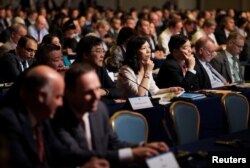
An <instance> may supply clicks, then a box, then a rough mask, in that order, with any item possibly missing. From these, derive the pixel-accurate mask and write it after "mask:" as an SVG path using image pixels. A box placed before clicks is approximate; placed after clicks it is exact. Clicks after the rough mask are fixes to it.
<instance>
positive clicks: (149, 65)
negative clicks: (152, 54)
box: [142, 59, 155, 74]
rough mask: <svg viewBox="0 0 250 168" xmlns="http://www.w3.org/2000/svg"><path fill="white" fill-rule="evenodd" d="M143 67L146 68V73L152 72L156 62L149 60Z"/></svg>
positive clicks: (143, 63)
mask: <svg viewBox="0 0 250 168" xmlns="http://www.w3.org/2000/svg"><path fill="white" fill-rule="evenodd" d="M142 65H143V67H144V73H145V74H146V73H148V72H150V73H151V72H152V70H153V69H154V65H155V64H154V62H153V61H152V60H150V59H149V60H147V61H145V62H142Z"/></svg>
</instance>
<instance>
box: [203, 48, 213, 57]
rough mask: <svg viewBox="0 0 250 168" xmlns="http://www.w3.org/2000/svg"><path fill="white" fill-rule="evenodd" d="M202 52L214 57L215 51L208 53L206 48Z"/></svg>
mask: <svg viewBox="0 0 250 168" xmlns="http://www.w3.org/2000/svg"><path fill="white" fill-rule="evenodd" d="M203 50H204V51H206V53H207V54H209V55H212V56H214V55H216V52H215V51H209V50H208V49H207V48H203Z"/></svg>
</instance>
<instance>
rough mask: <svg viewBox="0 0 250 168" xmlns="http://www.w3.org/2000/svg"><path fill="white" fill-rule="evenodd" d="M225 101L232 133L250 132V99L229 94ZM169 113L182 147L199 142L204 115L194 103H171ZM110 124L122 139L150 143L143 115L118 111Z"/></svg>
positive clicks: (228, 123)
mask: <svg viewBox="0 0 250 168" xmlns="http://www.w3.org/2000/svg"><path fill="white" fill-rule="evenodd" d="M221 100H222V105H223V108H224V112H225V116H226V119H227V125H228V129H229V130H228V131H229V133H233V132H237V131H240V130H244V129H247V128H248V120H249V103H248V100H247V98H246V97H245V96H243V95H240V94H237V93H228V94H225V95H224V96H222V98H221ZM169 112H170V116H171V119H172V123H173V128H174V130H175V134H176V138H177V142H178V144H185V143H190V142H194V141H196V140H198V139H199V128H200V115H199V111H198V108H197V107H196V106H195V105H194V104H193V103H190V102H185V101H176V102H174V103H172V104H171V106H170V109H169ZM110 122H111V125H112V127H113V129H114V131H115V132H116V134H117V135H118V138H119V139H120V140H122V141H127V142H131V143H140V142H147V139H148V124H147V120H146V119H145V117H144V116H143V115H141V114H140V113H136V112H131V111H128V110H123V111H118V112H116V113H115V114H114V115H113V116H112V117H111V119H110Z"/></svg>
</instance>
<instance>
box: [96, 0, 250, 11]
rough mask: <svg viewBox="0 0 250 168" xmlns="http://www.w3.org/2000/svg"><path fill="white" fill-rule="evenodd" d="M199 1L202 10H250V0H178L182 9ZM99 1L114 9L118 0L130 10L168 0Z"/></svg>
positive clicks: (160, 4)
mask: <svg viewBox="0 0 250 168" xmlns="http://www.w3.org/2000/svg"><path fill="white" fill-rule="evenodd" d="M197 1H200V4H201V9H202V10H204V9H215V8H221V9H230V8H234V9H236V10H250V0H178V5H179V8H180V9H182V10H185V9H194V8H196V7H197V4H196V2H197ZM97 2H98V4H100V5H103V6H104V7H111V8H113V9H115V8H116V5H117V2H120V5H121V7H122V9H124V10H129V9H130V8H132V7H135V8H136V9H137V10H140V9H141V8H142V7H143V6H145V5H146V6H149V7H152V6H156V7H162V5H163V4H164V3H165V2H166V0H97Z"/></svg>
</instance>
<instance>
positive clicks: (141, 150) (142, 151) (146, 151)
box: [132, 147, 159, 161]
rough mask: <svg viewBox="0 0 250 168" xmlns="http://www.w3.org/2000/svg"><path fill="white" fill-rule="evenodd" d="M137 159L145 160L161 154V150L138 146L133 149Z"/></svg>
mask: <svg viewBox="0 0 250 168" xmlns="http://www.w3.org/2000/svg"><path fill="white" fill-rule="evenodd" d="M132 152H133V157H134V160H135V161H144V160H145V159H146V158H149V157H153V156H157V155H159V152H158V151H157V150H155V149H153V148H148V147H137V148H133V149H132Z"/></svg>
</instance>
